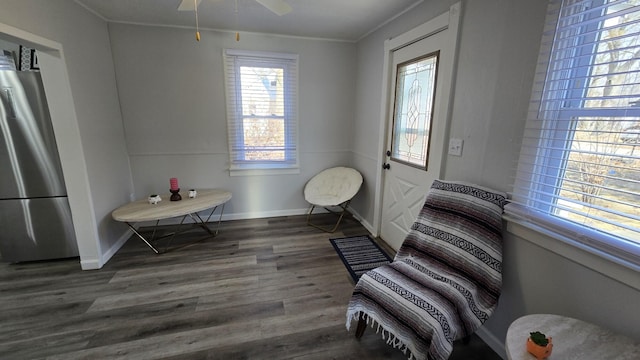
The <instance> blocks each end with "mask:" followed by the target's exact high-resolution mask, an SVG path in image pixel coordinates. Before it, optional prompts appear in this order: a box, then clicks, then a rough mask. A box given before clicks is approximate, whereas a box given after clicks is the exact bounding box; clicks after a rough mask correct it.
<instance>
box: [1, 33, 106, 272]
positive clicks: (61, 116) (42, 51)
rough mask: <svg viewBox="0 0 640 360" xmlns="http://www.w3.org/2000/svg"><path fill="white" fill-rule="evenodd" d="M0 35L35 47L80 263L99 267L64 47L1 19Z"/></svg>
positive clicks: (89, 267)
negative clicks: (2, 21) (5, 22)
mask: <svg viewBox="0 0 640 360" xmlns="http://www.w3.org/2000/svg"><path fill="white" fill-rule="evenodd" d="M0 38H1V39H4V40H7V41H9V42H12V43H16V44H22V45H25V46H28V47H30V48H33V49H36V50H38V62H39V65H40V69H41V75H42V84H43V86H44V90H45V94H46V96H47V103H48V105H49V112H50V115H51V125H52V126H53V132H54V134H55V138H56V145H57V147H58V153H59V155H60V162H61V165H62V173H63V177H64V182H65V185H66V188H67V196H68V199H69V207H70V208H71V217H72V220H73V228H74V231H75V235H76V242H77V244H78V251H79V255H80V266H81V268H82V269H83V270H93V269H100V268H101V267H102V266H103V265H104V263H105V260H104V257H103V253H102V250H101V248H100V242H99V239H100V237H99V235H98V230H97V229H98V224H97V221H96V217H95V209H94V206H93V201H92V198H91V189H90V186H89V175H88V170H87V166H86V160H85V157H84V150H83V147H82V142H81V139H80V128H79V125H78V124H79V122H78V118H77V116H76V112H75V106H74V102H73V94H72V92H71V83H70V80H69V75H68V73H67V64H66V60H65V57H64V51H63V47H62V45H61V44H60V43H58V42H56V41H53V40H49V39H47V38H44V37H41V36H39V35H36V34H33V33H30V32H28V31H25V30H22V29H18V28H16V27H13V26H10V25H7V24H4V23H1V22H0Z"/></svg>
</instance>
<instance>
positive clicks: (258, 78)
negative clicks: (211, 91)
mask: <svg viewBox="0 0 640 360" xmlns="http://www.w3.org/2000/svg"><path fill="white" fill-rule="evenodd" d="M224 64H225V78H226V91H227V123H228V125H227V126H228V137H229V153H230V170H231V171H232V172H233V171H234V170H254V169H291V168H297V167H298V132H297V123H298V120H297V114H298V110H297V108H298V100H297V92H298V80H297V77H298V67H297V66H298V56H297V55H295V54H281V53H266V52H253V51H241V50H225V51H224Z"/></svg>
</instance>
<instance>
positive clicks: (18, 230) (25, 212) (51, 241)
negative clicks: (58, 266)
mask: <svg viewBox="0 0 640 360" xmlns="http://www.w3.org/2000/svg"><path fill="white" fill-rule="evenodd" d="M75 256H78V245H77V243H76V237H75V233H74V231H73V223H72V220H71V211H70V210H69V202H68V200H67V198H66V197H56V198H43V199H24V200H0V257H1V258H2V260H4V261H8V262H20V261H31V260H45V259H59V258H67V257H75Z"/></svg>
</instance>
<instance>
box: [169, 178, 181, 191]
mask: <svg viewBox="0 0 640 360" xmlns="http://www.w3.org/2000/svg"><path fill="white" fill-rule="evenodd" d="M169 183H170V184H171V190H178V189H179V188H178V179H177V178H171V179H169Z"/></svg>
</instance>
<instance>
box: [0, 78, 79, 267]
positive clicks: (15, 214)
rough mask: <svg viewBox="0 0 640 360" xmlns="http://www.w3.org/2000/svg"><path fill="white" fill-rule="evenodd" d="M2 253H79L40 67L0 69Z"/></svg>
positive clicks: (30, 256) (7, 256) (15, 257)
mask: <svg viewBox="0 0 640 360" xmlns="http://www.w3.org/2000/svg"><path fill="white" fill-rule="evenodd" d="M0 99H1V101H0V258H1V259H2V260H3V261H8V262H22V261H32V260H44V259H57V258H67V257H75V256H78V246H77V243H76V238H75V233H74V230H73V221H72V219H71V210H70V208H69V202H68V199H67V190H66V187H65V184H64V179H63V177H62V167H61V166H60V158H59V156H58V151H57V146H56V141H55V138H54V134H53V127H52V125H51V117H50V115H49V107H48V105H47V100H46V97H45V93H44V88H43V86H42V79H41V77H40V73H39V72H35V71H14V70H0Z"/></svg>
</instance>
